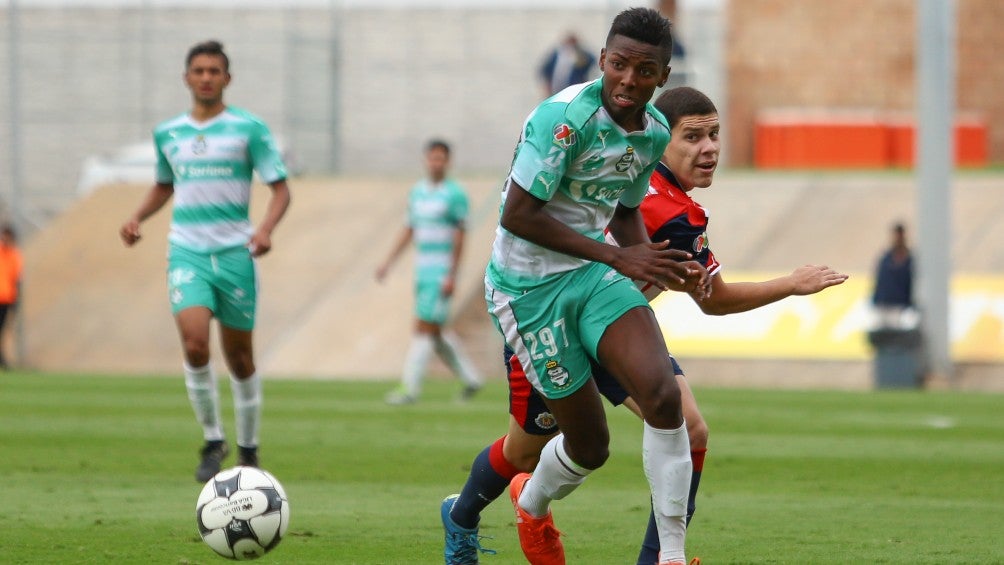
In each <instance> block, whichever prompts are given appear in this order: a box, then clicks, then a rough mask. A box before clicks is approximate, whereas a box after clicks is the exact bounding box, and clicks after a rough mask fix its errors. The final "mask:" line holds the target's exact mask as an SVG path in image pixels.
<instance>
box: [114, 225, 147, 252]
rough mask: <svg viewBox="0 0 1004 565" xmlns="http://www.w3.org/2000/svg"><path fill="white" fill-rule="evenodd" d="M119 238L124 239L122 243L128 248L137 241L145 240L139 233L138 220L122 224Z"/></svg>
mask: <svg viewBox="0 0 1004 565" xmlns="http://www.w3.org/2000/svg"><path fill="white" fill-rule="evenodd" d="M119 237H121V238H122V243H125V244H126V247H132V246H133V245H135V244H136V242H137V241H139V240H140V239H142V238H143V236H142V234H140V233H139V222H138V221H136V220H129V221H127V222H126V223H124V224H122V227H121V228H119Z"/></svg>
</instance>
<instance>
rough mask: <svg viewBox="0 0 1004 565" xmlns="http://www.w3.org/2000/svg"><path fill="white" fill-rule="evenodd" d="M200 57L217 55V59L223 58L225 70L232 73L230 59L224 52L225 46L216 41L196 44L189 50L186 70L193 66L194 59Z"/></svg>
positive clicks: (186, 58) (211, 40)
mask: <svg viewBox="0 0 1004 565" xmlns="http://www.w3.org/2000/svg"><path fill="white" fill-rule="evenodd" d="M198 55H215V56H217V57H222V58H223V70H224V71H226V72H228V73H229V72H230V57H227V54H226V53H224V52H223V44H222V43H220V42H219V41H216V40H215V39H210V40H207V41H203V42H200V43H196V44H195V45H193V46H192V47H191V48H190V49H189V50H188V55H187V56H186V57H185V68H186V69H187V68H188V67H190V66H191V65H192V59H194V58H195V57H196V56H198Z"/></svg>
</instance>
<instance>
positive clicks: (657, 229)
mask: <svg viewBox="0 0 1004 565" xmlns="http://www.w3.org/2000/svg"><path fill="white" fill-rule="evenodd" d="M639 209H640V211H641V215H642V217H643V218H644V220H645V229H646V230H647V231H648V237H649V238H650V239H651V240H652V241H653V242H659V241H667V240H668V241H669V246H670V247H671V248H673V249H680V250H682V251H686V252H688V253H692V254H693V255H694V260H695V261H697V262H699V263H700V264H702V265H704V268H705V269H707V270H708V275H709V276H714V275H715V274H716V273H718V271H719V270H720V269H721V268H722V266H721V264H720V263H719V262H718V260H717V259H715V254H714V253H712V252H711V247H710V246H709V244H708V212H707V210H705V209H704V208H703V207H702V206H701V205H700V204H698V203H697V202H695V201H694V199H693V198H691V197H690V195H688V194H687V193H686V192H684V190H683V189H682V188H680V183H679V181H677V180H676V176H675V175H673V172H672V171H670V170H669V168H668V167H666V165H665V164H663V163H661V162H660V163H659V165H658V166H657V167H656V169H655V171H654V172H653V173H652V178H651V180H649V188H648V194H646V195H645V199H644V200H642V202H641V206H640V207H639Z"/></svg>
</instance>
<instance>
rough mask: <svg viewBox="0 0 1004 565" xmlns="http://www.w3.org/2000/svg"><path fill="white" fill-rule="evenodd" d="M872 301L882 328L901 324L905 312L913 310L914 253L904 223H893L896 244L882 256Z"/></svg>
mask: <svg viewBox="0 0 1004 565" xmlns="http://www.w3.org/2000/svg"><path fill="white" fill-rule="evenodd" d="M872 303H873V304H874V305H875V310H876V313H877V315H878V324H879V326H880V327H901V326H902V325H903V322H904V313H906V312H912V311H913V306H914V305H913V254H912V253H911V252H910V248H909V246H907V244H906V227H905V226H904V225H903V224H902V223H896V224H894V225H893V227H892V246H891V247H889V249H888V250H886V252H885V253H883V254H882V257H881V258H880V259H879V262H878V266H877V267H876V271H875V291H874V293H873V294H872Z"/></svg>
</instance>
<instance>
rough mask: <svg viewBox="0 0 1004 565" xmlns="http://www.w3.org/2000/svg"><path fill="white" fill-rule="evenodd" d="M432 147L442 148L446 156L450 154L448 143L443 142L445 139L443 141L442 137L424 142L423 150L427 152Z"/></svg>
mask: <svg viewBox="0 0 1004 565" xmlns="http://www.w3.org/2000/svg"><path fill="white" fill-rule="evenodd" d="M433 149H442V150H443V152H444V153H446V156H447V157H449V156H450V144H449V143H447V142H445V141H443V140H442V139H430V140H429V141H428V142H427V143H426V144H425V152H426V153H428V152H429V151H432V150H433Z"/></svg>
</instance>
